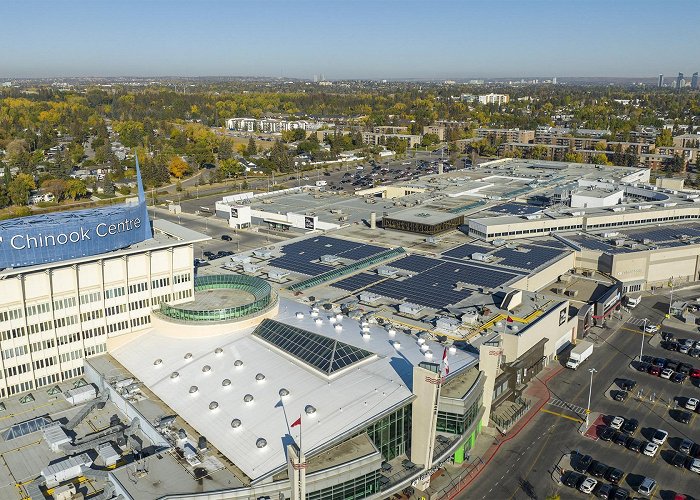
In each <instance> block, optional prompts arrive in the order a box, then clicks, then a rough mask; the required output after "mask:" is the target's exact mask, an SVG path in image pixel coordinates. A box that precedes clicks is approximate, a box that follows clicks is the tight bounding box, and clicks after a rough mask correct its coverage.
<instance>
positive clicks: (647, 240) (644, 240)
mask: <svg viewBox="0 0 700 500" xmlns="http://www.w3.org/2000/svg"><path fill="white" fill-rule="evenodd" d="M642 243H643V244H644V245H651V244H652V243H653V241H651V240H650V239H649V238H642Z"/></svg>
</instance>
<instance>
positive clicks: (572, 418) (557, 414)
mask: <svg viewBox="0 0 700 500" xmlns="http://www.w3.org/2000/svg"><path fill="white" fill-rule="evenodd" d="M540 411H541V412H544V413H549V414H551V415H556V416H557V417H561V418H568V419H569V420H573V421H574V422H578V423H579V424H580V423H583V422H584V421H583V420H581V419H580V418H576V417H570V416H569V415H564V414H563V413H557V412H556V411H551V410H545V409H544V408H542V409H541V410H540Z"/></svg>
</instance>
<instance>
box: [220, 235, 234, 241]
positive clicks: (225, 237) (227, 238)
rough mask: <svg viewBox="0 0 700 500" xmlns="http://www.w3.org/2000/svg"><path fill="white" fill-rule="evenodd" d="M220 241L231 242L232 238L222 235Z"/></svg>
mask: <svg viewBox="0 0 700 500" xmlns="http://www.w3.org/2000/svg"><path fill="white" fill-rule="evenodd" d="M221 239H222V240H224V241H232V240H233V238H231V237H230V236H229V235H228V234H222V235H221Z"/></svg>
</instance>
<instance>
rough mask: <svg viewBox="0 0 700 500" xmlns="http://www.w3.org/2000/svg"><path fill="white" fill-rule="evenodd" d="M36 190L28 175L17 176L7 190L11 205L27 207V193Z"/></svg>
mask: <svg viewBox="0 0 700 500" xmlns="http://www.w3.org/2000/svg"><path fill="white" fill-rule="evenodd" d="M32 189H36V184H34V177H32V176H31V175H29V174H17V175H16V176H15V178H14V179H12V181H10V185H9V187H8V189H7V194H8V195H9V197H10V201H12V204H13V205H27V204H28V203H29V193H31V192H32Z"/></svg>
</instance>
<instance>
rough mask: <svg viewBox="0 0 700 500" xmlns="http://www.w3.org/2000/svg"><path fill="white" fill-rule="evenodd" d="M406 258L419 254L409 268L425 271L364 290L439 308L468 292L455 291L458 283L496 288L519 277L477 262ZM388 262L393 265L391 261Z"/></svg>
mask: <svg viewBox="0 0 700 500" xmlns="http://www.w3.org/2000/svg"><path fill="white" fill-rule="evenodd" d="M409 257H419V260H414V261H412V262H413V264H415V265H414V266H413V267H414V269H413V270H416V268H417V267H419V266H420V267H422V268H424V269H425V270H424V271H422V272H419V271H417V270H416V272H417V273H418V274H416V275H415V276H412V277H410V278H407V279H405V280H401V281H398V280H393V279H388V280H385V281H382V282H380V283H377V284H376V285H372V286H370V287H369V288H367V291H369V292H373V293H376V294H379V295H382V296H385V297H389V298H392V299H395V300H399V301H407V302H413V303H415V304H420V305H423V306H426V307H431V308H434V309H443V308H445V307H448V306H450V305H454V304H457V303H458V302H461V301H462V300H464V299H466V298H467V297H469V296H470V295H471V294H472V292H471V291H470V290H468V289H462V290H455V289H454V288H455V286H456V285H457V283H458V282H461V283H464V284H470V285H473V286H475V287H484V288H498V287H500V286H502V285H504V284H505V283H508V282H509V281H512V280H513V279H515V278H517V277H519V276H521V275H520V274H518V273H517V272H514V271H510V272H509V271H502V270H498V269H494V268H491V267H485V266H481V265H470V264H467V263H457V262H450V261H440V260H437V259H430V258H428V257H420V256H416V255H412V256H409ZM409 257H406V258H409ZM402 260H404V259H402ZM425 261H431V267H427V264H428V263H427V262H425ZM391 265H392V266H395V263H392V264H391ZM396 267H398V266H396Z"/></svg>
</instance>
